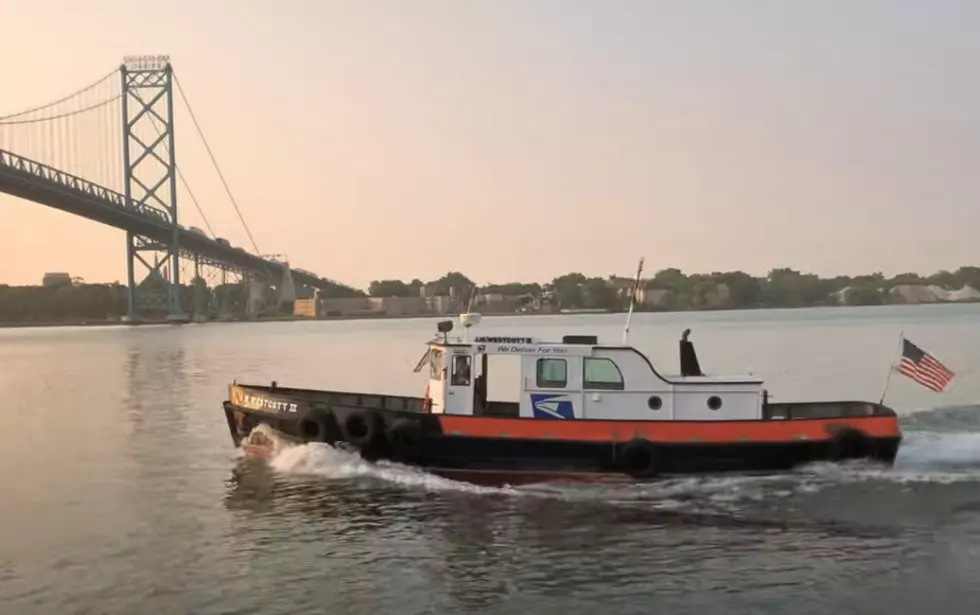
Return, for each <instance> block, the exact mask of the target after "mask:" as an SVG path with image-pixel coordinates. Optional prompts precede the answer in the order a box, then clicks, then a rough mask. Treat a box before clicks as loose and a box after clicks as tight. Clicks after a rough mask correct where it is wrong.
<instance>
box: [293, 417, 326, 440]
mask: <svg viewBox="0 0 980 615" xmlns="http://www.w3.org/2000/svg"><path fill="white" fill-rule="evenodd" d="M332 422H333V418H332V417H331V416H330V414H328V413H323V412H310V413H307V414H304V415H303V416H301V417H299V419H297V421H296V431H297V433H298V435H299V437H301V438H303V439H304V440H307V441H309V442H326V441H327V440H328V439H329V435H330V432H331V423H332Z"/></svg>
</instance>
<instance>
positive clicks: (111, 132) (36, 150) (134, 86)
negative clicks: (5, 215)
mask: <svg viewBox="0 0 980 615" xmlns="http://www.w3.org/2000/svg"><path fill="white" fill-rule="evenodd" d="M175 93H176V94H177V95H179V99H180V101H181V102H183V105H184V108H185V110H186V112H187V113H188V115H189V116H190V118H191V123H192V124H193V125H194V128H195V129H196V132H197V134H198V137H199V138H200V139H201V141H202V142H203V144H204V147H205V149H206V151H207V153H208V156H209V157H210V159H211V162H212V164H213V166H214V168H215V170H216V171H217V174H218V177H219V178H220V180H221V183H222V186H223V188H224V191H225V193H226V195H227V196H228V198H229V200H230V201H231V204H232V205H233V207H234V209H235V212H236V213H237V216H238V219H239V220H240V221H241V223H242V226H243V227H244V230H245V233H246V235H247V237H248V239H249V242H250V244H251V245H250V249H246V248H242V247H238V246H233V245H231V243H230V242H229V241H228V240H227V239H225V238H223V237H221V236H218V235H216V234H215V232H214V230H213V229H212V228H211V225H210V223H209V222H208V219H207V216H206V215H205V214H204V210H203V208H202V207H201V205H200V203H198V201H197V199H196V198H195V197H194V193H193V191H191V188H190V185H189V184H188V182H187V181H186V179H185V178H184V174H183V173H182V172H181V170H180V167H179V166H178V165H177V159H176V152H175V147H174V146H175V138H174V110H175V106H176V102H177V100H176V98H175ZM178 182H180V183H179V184H178ZM179 189H181V190H179ZM178 191H180V192H181V193H182V195H183V196H186V197H188V198H189V199H190V201H191V202H192V203H193V204H194V207H195V208H196V210H197V213H198V214H199V216H200V218H201V220H202V222H203V225H204V227H205V229H206V230H205V229H201V228H198V227H196V226H184V225H182V224H181V222H180V221H181V218H180V217H179V216H178V206H177V201H178ZM0 193H5V194H8V195H11V196H14V197H18V198H22V199H25V200H28V201H31V202H34V203H38V204H40V205H45V206H48V207H52V208H54V209H58V210H61V211H64V212H68V213H70V214H73V215H76V216H81V217H84V218H87V219H89V220H93V221H95V222H98V223H101V224H104V225H108V226H111V227H114V228H117V229H120V230H122V231H124V232H125V234H126V257H127V269H126V271H127V289H128V293H127V300H128V305H127V318H128V320H129V321H130V322H144V321H148V320H160V319H165V320H168V321H170V322H186V321H188V320H191V319H195V320H203V319H207V318H208V317H209V313H210V314H213V313H214V311H215V309H216V308H215V306H208V305H202V302H201V301H200V298H199V297H198V296H195V297H194V298H193V300H191V301H188V300H187V298H186V296H185V297H184V298H183V299H182V296H181V294H182V291H183V293H185V294H186V293H188V292H190V293H191V294H192V295H196V294H198V293H200V289H201V288H202V286H203V287H205V288H207V287H208V286H217V285H218V284H219V283H220V284H222V285H224V284H228V283H229V282H228V280H229V278H230V279H232V280H233V281H232V282H231V283H233V284H242V285H243V286H244V288H245V293H246V295H247V300H246V301H244V302H243V303H244V306H245V307H244V310H245V312H246V315H255V314H257V313H260V312H261V311H262V310H263V309H266V306H268V305H272V306H273V309H276V308H277V307H278V306H279V305H280V304H281V303H282V302H290V301H292V300H293V299H295V298H296V297H297V296H298V295H305V296H309V295H312V294H313V291H314V289H316V291H318V292H320V293H321V294H325V295H326V296H347V295H350V294H351V293H356V291H354V290H353V289H351V288H349V287H347V286H344V285H341V284H339V283H337V282H335V281H333V280H329V279H327V278H323V277H320V276H318V275H316V274H314V273H313V272H311V271H306V270H303V269H298V268H296V269H294V268H291V267H290V265H289V263H288V262H287V261H286V260H284V259H282V258H277V257H276V256H277V255H268V254H265V255H264V254H261V253H260V252H259V249H258V246H257V245H256V242H255V239H254V237H253V236H252V233H251V231H250V230H249V228H248V225H247V224H246V223H245V218H244V216H243V215H242V213H241V210H240V209H239V207H238V203H237V201H236V200H235V198H234V196H233V195H232V192H231V190H230V188H229V187H228V184H227V182H226V181H225V178H224V175H223V174H222V172H221V168H220V166H219V165H218V163H217V160H216V159H215V156H214V154H213V153H212V150H211V147H210V145H209V144H208V141H207V139H206V138H205V136H204V132H203V131H202V130H201V126H200V124H199V123H198V121H197V118H196V117H195V115H194V111H193V108H192V107H191V105H190V103H189V102H188V100H187V97H186V96H185V94H184V90H183V89H182V88H181V86H180V81H179V79H178V78H177V74H176V73H175V72H174V70H173V68H172V66H171V63H170V60H169V58H168V57H166V56H139V57H131V58H126V59H125V61H124V62H123V64H122V65H121V66H120V67H119V68H118V70H113V71H112V72H110V73H108V74H107V75H105V76H103V77H102V78H101V79H99V80H97V81H95V82H92V83H91V84H90V85H87V86H84V87H82V88H81V89H79V90H77V91H75V92H72V93H71V94H68V95H66V96H63V97H61V98H59V99H58V100H55V101H52V102H49V103H47V104H44V105H39V106H36V107H32V108H29V109H25V110H22V111H19V112H16V113H12V114H7V115H2V114H0ZM188 274H190V275H188ZM188 277H190V278H191V280H192V283H191V284H190V285H186V284H183V283H182V281H181V280H182V279H187V278H188ZM216 278H217V279H216ZM218 279H220V282H218V281H217V280H218ZM270 297H274V298H272V299H270ZM188 306H189V308H190V309H188ZM219 309H220V308H219ZM188 312H190V313H188Z"/></svg>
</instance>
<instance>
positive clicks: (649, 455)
mask: <svg viewBox="0 0 980 615" xmlns="http://www.w3.org/2000/svg"><path fill="white" fill-rule="evenodd" d="M619 462H620V464H621V465H622V467H623V471H624V472H626V473H627V474H629V475H630V476H632V477H633V478H650V477H652V476H656V475H657V474H658V473H659V470H660V454H659V449H658V448H657V447H656V446H654V445H653V443H652V442H650V441H649V440H647V439H646V438H633V439H632V440H630V441H629V442H627V443H626V444H625V445H624V446H623V450H622V451H621V452H620V454H619Z"/></svg>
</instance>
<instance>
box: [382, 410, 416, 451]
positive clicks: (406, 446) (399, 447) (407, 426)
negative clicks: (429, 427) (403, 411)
mask: <svg viewBox="0 0 980 615" xmlns="http://www.w3.org/2000/svg"><path fill="white" fill-rule="evenodd" d="M386 435H387V438H388V446H389V447H391V452H392V453H393V455H394V456H395V458H397V459H405V460H414V459H417V458H418V457H420V456H421V455H422V451H423V449H424V446H423V442H424V437H423V434H422V425H421V424H419V422H418V421H416V420H413V419H410V418H406V417H402V418H398V419H395V421H394V422H392V424H391V427H389V428H388V433H387V434H386Z"/></svg>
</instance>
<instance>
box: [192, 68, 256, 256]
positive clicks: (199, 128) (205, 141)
mask: <svg viewBox="0 0 980 615" xmlns="http://www.w3.org/2000/svg"><path fill="white" fill-rule="evenodd" d="M174 83H176V84H177V92H178V93H180V98H181V100H183V101H184V105H185V106H186V107H187V112H188V114H189V115H190V116H191V121H192V122H194V127H195V128H196V129H197V134H198V136H199V137H201V141H202V142H203V143H204V147H205V149H206V150H207V152H208V156H209V157H210V158H211V164H213V165H214V168H215V170H216V171H217V172H218V177H219V178H220V179H221V183H222V184H223V185H224V187H225V193H226V194H227V195H228V198H229V199H230V200H231V204H232V206H233V207H234V208H235V213H237V214H238V219H239V220H241V222H242V227H244V228H245V233H246V234H247V235H248V240H249V241H250V242H252V248H253V249H254V250H255V254H260V252H259V246H258V245H257V244H256V243H255V238H254V237H252V231H251V230H249V228H248V224H246V222H245V217H244V216H242V212H241V209H239V208H238V202H237V201H236V200H235V196H234V195H233V194H232V193H231V188H229V187H228V182H227V181H225V176H224V174H223V173H222V172H221V167H220V166H219V165H218V161H217V160H216V159H215V156H214V153H213V152H212V151H211V146H210V145H208V140H207V138H206V137H205V136H204V131H203V130H201V125H200V124H199V123H198V121H197V117H195V115H194V109H193V108H191V104H190V102H189V101H188V100H187V96H186V95H185V94H184V88H182V87H181V86H180V79H178V78H177V74H176V73H174Z"/></svg>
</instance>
